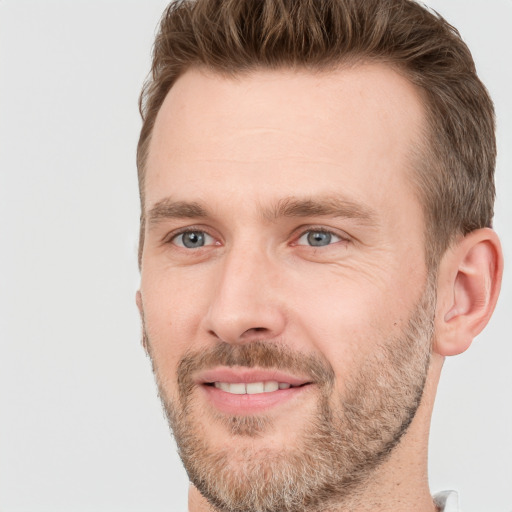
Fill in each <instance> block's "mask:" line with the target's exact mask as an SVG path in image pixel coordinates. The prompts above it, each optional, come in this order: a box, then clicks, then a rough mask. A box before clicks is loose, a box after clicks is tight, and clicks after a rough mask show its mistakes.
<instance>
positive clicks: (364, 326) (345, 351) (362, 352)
mask: <svg viewBox="0 0 512 512" xmlns="http://www.w3.org/2000/svg"><path fill="white" fill-rule="evenodd" d="M407 288H409V287H407ZM407 288H405V287H404V285H403V283H398V282H394V281H393V280H389V279H388V280H379V281H377V280H373V281H372V280H366V279H349V278H344V279H342V278H340V277H339V276H336V277H335V276H333V275H332V273H331V275H329V276H325V278H321V276H319V275H317V276H315V279H312V280H309V279H308V280H306V281H303V282H302V285H301V289H300V290H299V289H298V288H297V289H296V290H294V293H292V294H290V297H293V299H291V300H292V301H293V302H291V304H292V307H291V308H290V330H291V332H292V335H291V336H289V339H290V340H292V339H298V340H302V343H304V347H301V348H302V349H303V350H308V349H309V350H315V351H318V352H320V353H321V354H322V355H323V356H324V357H325V358H326V359H327V360H328V361H329V362H330V364H331V365H332V367H333V368H334V371H335V374H336V377H337V379H338V385H339V386H340V387H341V388H343V387H344V386H343V383H344V382H345V381H346V379H350V378H351V376H354V375H355V374H356V373H357V371H358V369H359V368H360V367H361V366H362V364H363V363H364V362H365V361H366V360H367V359H368V358H369V357H370V356H371V355H372V354H373V353H374V351H375V350H377V348H378V346H379V345H381V344H383V343H384V344H385V343H388V342H390V341H391V340H393V339H396V338H397V337H400V335H401V333H402V332H403V329H404V328H405V327H406V325H407V322H408V319H409V316H410V313H411V311H412V309H413V306H414V304H415V302H416V300H417V297H416V296H414V297H413V296H411V297H408V296H406V293H407ZM413 289H414V288H413ZM417 289H419V290H420V289H421V286H419V285H418V288H417Z"/></svg>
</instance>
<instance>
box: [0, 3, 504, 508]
mask: <svg viewBox="0 0 512 512" xmlns="http://www.w3.org/2000/svg"><path fill="white" fill-rule="evenodd" d="M165 4H166V2H165V1H163V0H137V1H135V0H131V1H130V0H110V1H107V0H74V1H64V0H60V1H57V0H54V1H51V0H46V1H42V0H32V1H28V0H2V1H0V233H1V238H0V249H1V250H0V269H1V270H0V276H1V277H0V512H22V511H23V512H25V511H26V512H43V511H44V512H70V511H72V512H86V511H87V512H89V511H94V512H116V511H123V512H125V511H126V512H128V511H147V512H163V511H170V512H179V511H185V510H186V491H187V479H186V476H185V474H184V471H183V470H182V469H181V464H180V462H179V460H178V458H177V456H176V455H175V447H174V444H173V441H172V439H171V438H170V436H169V433H168V430H167V425H166V422H165V420H164V418H163V414H162V412H161V409H160V404H159V402H158V400H157V398H156V392H155V387H154V384H153V380H152V375H151V371H150V367H149V363H148V361H147V359H146V358H145V356H144V352H143V350H142V349H141V348H140V345H139V338H140V336H139V331H140V325H139V321H138V317H137V311H136V308H135V303H134V294H135V290H136V289H137V284H138V272H137V266H136V245H137V228H138V214H139V212H138V197H137V183H136V169H135V146H136V141H137V137H138V130H139V128H140V122H139V117H138V112H137V96H138V93H139V89H140V86H141V84H142V81H143V79H144V77H145V75H146V73H147V71H148V69H149V56H150V48H151V45H152V40H153V36H154V30H155V27H156V24H157V21H158V18H159V16H160V14H161V12H162V10H163V8H164V6H165ZM429 4H430V5H432V6H433V7H434V8H436V9H438V10H439V11H440V12H441V13H442V14H443V15H444V16H445V17H446V18H447V19H448V20H449V21H451V22H452V23H453V24H454V25H455V26H457V27H458V28H459V29H460V31H461V33H462V35H463V37H464V38H465V39H466V40H467V42H468V43H469V45H470V47H471V48H472V50H473V53H474V57H475V59H476V62H477V66H478V69H479V72H480V75H481V76H482V77H483V79H484V81H485V82H486V84H487V86H488V88H489V89H490V91H491V94H492V96H493V97H494V100H495V103H496V109H497V112H498V128H499V132H498V133H499V149H500V156H499V161H498V170H497V185H498V191H499V193H498V202H497V208H496V229H497V231H498V232H499V233H500V234H501V236H502V240H503V245H504V250H505V256H506V259H507V260H508V263H509V266H510V264H511V263H512V257H511V254H512V228H511V225H510V221H511V220H512V204H511V201H510V197H511V196H512V179H511V168H512V98H511V93H510V84H511V83H512V31H511V26H512V1H511V0H492V1H484V0H480V1H468V0H436V1H434V0H432V1H431V2H429ZM511 313H512V282H511V278H510V269H509V270H508V271H507V272H506V274H505V282H504V287H503V292H502V297H501V301H500V304H499V306H498V309H497V311H496V313H495V316H494V318H493V320H492V321H491V324H490V326H489V327H488V328H487V329H486V331H485V332H484V334H482V335H481V336H479V338H478V339H477V340H476V342H475V343H474V345H473V346H472V347H471V349H470V350H469V351H468V352H467V353H466V354H464V355H462V356H458V357H455V358H452V359H450V360H448V361H447V364H446V368H445V373H444V376H443V379H442V381H441V384H440V390H439V396H438V403H437V408H436V412H435V415H434V418H433V425H432V439H431V450H430V475H431V487H432V490H433V491H437V490H440V489H446V488H453V489H458V490H459V491H460V495H461V501H462V505H463V511H464V512H477V511H483V510H485V511H486V512H498V511H499V512H511V511H512V398H511V395H512V372H511V370H510V367H511V363H512V346H511V333H510V331H511V329H510V317H511Z"/></svg>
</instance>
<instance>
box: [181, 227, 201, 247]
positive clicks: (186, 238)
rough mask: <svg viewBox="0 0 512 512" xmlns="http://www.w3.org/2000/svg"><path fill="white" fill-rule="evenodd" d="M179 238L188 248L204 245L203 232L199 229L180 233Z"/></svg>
mask: <svg viewBox="0 0 512 512" xmlns="http://www.w3.org/2000/svg"><path fill="white" fill-rule="evenodd" d="M181 240H182V242H183V245H184V246H185V247H187V248H189V249H194V248H195V247H202V246H203V245H204V242H205V240H204V233H202V232H201V231H191V232H189V233H183V235H181Z"/></svg>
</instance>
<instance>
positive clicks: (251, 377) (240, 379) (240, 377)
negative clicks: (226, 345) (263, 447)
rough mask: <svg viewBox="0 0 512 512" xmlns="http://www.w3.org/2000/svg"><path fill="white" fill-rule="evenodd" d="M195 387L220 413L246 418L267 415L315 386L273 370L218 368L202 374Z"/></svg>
mask: <svg viewBox="0 0 512 512" xmlns="http://www.w3.org/2000/svg"><path fill="white" fill-rule="evenodd" d="M196 383H197V384H199V386H200V388H201V389H202V390H203V392H204V394H205V395H206V399H207V401H208V402H209V404H210V405H211V406H212V407H213V408H214V409H216V410H217V411H220V412H223V413H226V414H230V415H247V414H255V413H261V412H265V411H268V410H269V409H272V408H275V407H278V406H283V405H284V404H285V403H287V402H290V401H291V400H294V399H298V398H299V396H302V395H303V394H304V392H305V391H306V390H307V389H309V388H311V387H312V385H313V382H311V381H309V380H307V379H305V378H302V377H299V376H294V375H287V374H285V373H282V372H278V371H272V370H252V369H241V368H240V369H233V368H217V369H214V370H210V371H207V372H203V373H202V374H201V375H200V376H199V377H198V379H197V380H196Z"/></svg>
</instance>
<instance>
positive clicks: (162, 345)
mask: <svg viewBox="0 0 512 512" xmlns="http://www.w3.org/2000/svg"><path fill="white" fill-rule="evenodd" d="M141 294H142V301H143V307H144V323H145V328H146V333H147V336H148V338H149V343H150V345H151V353H152V356H153V360H154V364H155V366H156V367H157V369H160V370H161V371H165V373H166V374H168V375H170V374H172V375H174V373H175V372H174V368H176V366H177V364H178V361H179V359H180V358H181V357H182V356H183V354H184V353H185V352H186V351H187V350H188V349H190V348H192V347H193V345H194V340H195V339H197V335H198V330H199V326H200V325H201V319H202V317H203V315H204V312H205V309H204V307H205V306H206V303H207V294H206V293H205V289H204V280H203V283H202V286H201V285H200V283H198V282H196V281H195V280H193V279H187V278H183V275H182V273H179V272H171V271H166V272H162V271H158V272H154V273H151V272H146V273H145V274H144V273H143V276H142V280H141Z"/></svg>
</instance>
